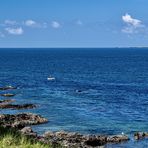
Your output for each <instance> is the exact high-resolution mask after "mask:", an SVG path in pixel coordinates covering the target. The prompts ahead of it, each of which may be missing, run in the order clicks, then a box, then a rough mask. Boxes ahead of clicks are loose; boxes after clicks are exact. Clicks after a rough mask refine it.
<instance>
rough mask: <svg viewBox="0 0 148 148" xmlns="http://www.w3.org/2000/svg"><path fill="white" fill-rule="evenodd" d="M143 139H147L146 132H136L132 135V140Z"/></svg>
mask: <svg viewBox="0 0 148 148" xmlns="http://www.w3.org/2000/svg"><path fill="white" fill-rule="evenodd" d="M143 138H148V132H137V133H135V134H134V139H135V140H140V139H143Z"/></svg>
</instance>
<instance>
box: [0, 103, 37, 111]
mask: <svg viewBox="0 0 148 148" xmlns="http://www.w3.org/2000/svg"><path fill="white" fill-rule="evenodd" d="M33 108H36V105H34V104H23V105H17V104H6V103H5V104H4V103H2V104H0V109H18V110H20V109H33Z"/></svg>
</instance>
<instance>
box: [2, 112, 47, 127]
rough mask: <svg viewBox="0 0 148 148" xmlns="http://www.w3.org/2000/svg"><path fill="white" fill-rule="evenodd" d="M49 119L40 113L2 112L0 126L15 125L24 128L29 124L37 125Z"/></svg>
mask: <svg viewBox="0 0 148 148" xmlns="http://www.w3.org/2000/svg"><path fill="white" fill-rule="evenodd" d="M46 122H47V119H45V118H43V117H41V116H40V115H36V114H32V113H22V114H16V115H10V114H1V115H0V126H3V127H14V128H23V127H25V126H27V125H36V124H42V123H46Z"/></svg>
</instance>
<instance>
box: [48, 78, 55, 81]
mask: <svg viewBox="0 0 148 148" xmlns="http://www.w3.org/2000/svg"><path fill="white" fill-rule="evenodd" d="M47 80H48V81H53V80H55V78H54V77H48V78H47Z"/></svg>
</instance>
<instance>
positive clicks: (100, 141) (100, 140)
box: [85, 135, 107, 147]
mask: <svg viewBox="0 0 148 148" xmlns="http://www.w3.org/2000/svg"><path fill="white" fill-rule="evenodd" d="M106 143H107V137H106V136H95V135H93V136H89V138H88V140H86V141H85V144H86V145H88V146H92V147H96V146H102V145H105V144H106Z"/></svg>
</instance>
